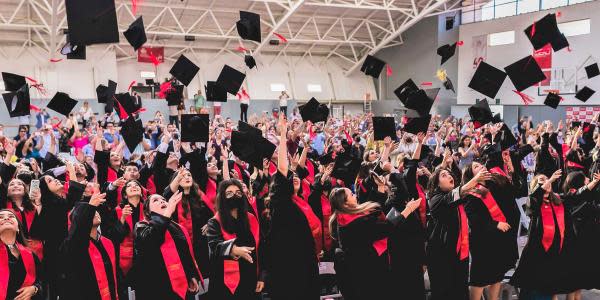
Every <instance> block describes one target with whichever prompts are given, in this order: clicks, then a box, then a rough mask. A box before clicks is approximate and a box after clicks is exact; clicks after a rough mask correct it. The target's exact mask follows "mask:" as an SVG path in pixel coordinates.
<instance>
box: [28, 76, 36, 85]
mask: <svg viewBox="0 0 600 300" xmlns="http://www.w3.org/2000/svg"><path fill="white" fill-rule="evenodd" d="M25 78H27V80H29V81H31V82H32V83H34V84H35V83H37V80H35V79H33V78H31V77H25Z"/></svg>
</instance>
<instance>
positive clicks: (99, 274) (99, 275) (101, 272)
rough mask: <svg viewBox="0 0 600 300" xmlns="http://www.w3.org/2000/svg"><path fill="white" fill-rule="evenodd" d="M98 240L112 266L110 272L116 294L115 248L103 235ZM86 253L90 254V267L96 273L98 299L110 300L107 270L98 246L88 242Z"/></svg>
mask: <svg viewBox="0 0 600 300" xmlns="http://www.w3.org/2000/svg"><path fill="white" fill-rule="evenodd" d="M100 242H101V243H102V246H103V247H104V250H106V253H107V254H108V258H109V259H110V264H111V266H112V268H113V270H112V273H113V277H114V279H113V280H114V283H115V291H114V292H115V295H117V291H116V285H117V278H116V276H117V275H116V274H117V270H116V266H115V249H114V247H113V243H112V242H111V241H110V240H109V239H107V238H105V237H100ZM88 253H89V256H90V260H91V262H92V267H93V269H94V273H95V274H96V281H98V291H99V292H100V299H101V300H112V297H111V292H110V284H109V283H108V277H107V274H108V272H107V270H106V268H105V265H104V259H102V254H101V253H100V250H98V247H97V246H96V244H94V243H92V242H89V246H88Z"/></svg>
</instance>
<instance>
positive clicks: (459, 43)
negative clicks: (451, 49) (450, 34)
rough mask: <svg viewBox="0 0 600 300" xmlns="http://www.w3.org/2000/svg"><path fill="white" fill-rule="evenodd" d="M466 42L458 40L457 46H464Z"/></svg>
mask: <svg viewBox="0 0 600 300" xmlns="http://www.w3.org/2000/svg"><path fill="white" fill-rule="evenodd" d="M464 44H465V42H463V41H458V42H456V46H459V47H460V46H462V45H464Z"/></svg>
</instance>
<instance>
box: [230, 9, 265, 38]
mask: <svg viewBox="0 0 600 300" xmlns="http://www.w3.org/2000/svg"><path fill="white" fill-rule="evenodd" d="M236 27H237V31H238V34H239V35H240V37H241V38H242V39H244V40H251V41H255V42H257V43H260V42H261V41H262V38H261V35H260V33H261V31H260V15H259V14H255V13H252V12H248V11H240V20H239V21H237V23H236Z"/></svg>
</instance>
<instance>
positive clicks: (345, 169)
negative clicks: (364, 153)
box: [331, 152, 361, 182]
mask: <svg viewBox="0 0 600 300" xmlns="http://www.w3.org/2000/svg"><path fill="white" fill-rule="evenodd" d="M360 165H361V160H360V159H357V158H355V157H353V156H352V155H351V154H350V153H349V152H342V153H338V154H337V156H336V157H335V163H334V165H333V171H332V172H331V175H332V176H333V177H334V178H338V179H341V180H343V181H344V182H353V180H354V179H356V175H357V174H358V171H359V170H360Z"/></svg>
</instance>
